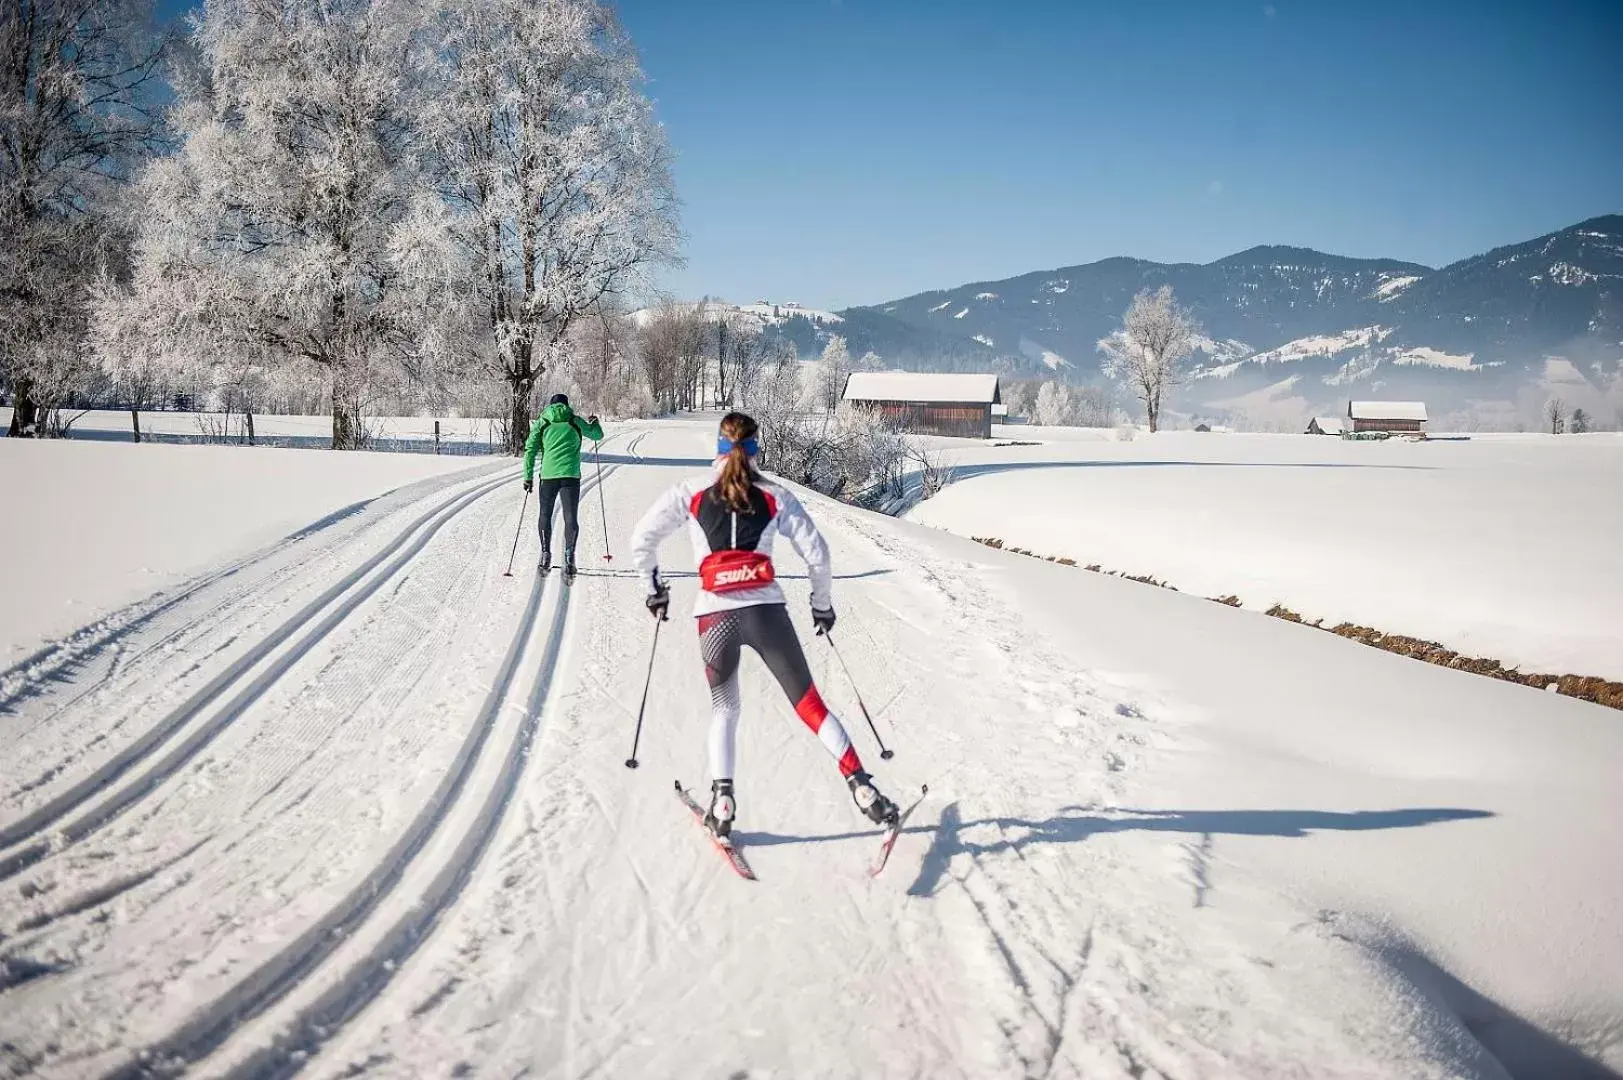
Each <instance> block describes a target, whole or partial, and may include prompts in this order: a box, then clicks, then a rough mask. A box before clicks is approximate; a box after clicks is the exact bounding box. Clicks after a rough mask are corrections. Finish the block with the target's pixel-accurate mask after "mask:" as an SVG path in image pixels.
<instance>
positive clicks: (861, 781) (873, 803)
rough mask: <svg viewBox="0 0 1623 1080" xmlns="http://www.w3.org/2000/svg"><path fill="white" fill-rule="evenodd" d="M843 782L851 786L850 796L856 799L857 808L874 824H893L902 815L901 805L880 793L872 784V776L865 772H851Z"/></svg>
mask: <svg viewBox="0 0 1623 1080" xmlns="http://www.w3.org/2000/svg"><path fill="white" fill-rule="evenodd" d="M845 782H846V784H847V785H848V786H849V787H850V788H851V798H853V799H855V800H856V802H857V809H858V810H861V811H862V812H863V813H864V814H866V815H867V816H868V820H869V821H871V822H873V823H874V824H875V825H894V824H896V819H897V818H899V817H901V816H902V811H901V807H899V806H897V805H896V804H895V803H893V802H891V801H890V800H889V799H887V798H885V797H884V796H883V795H881V794H880V793H879V789H878V788H876V787H874V786H873V777H871V776H869V775H868V774H867V773H865V772H859V773H853V774H852V775H851V776H850V777H849V778H847V780H846V781H845Z"/></svg>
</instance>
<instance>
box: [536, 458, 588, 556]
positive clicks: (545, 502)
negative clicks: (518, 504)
mask: <svg viewBox="0 0 1623 1080" xmlns="http://www.w3.org/2000/svg"><path fill="white" fill-rule="evenodd" d="M537 491H538V492H539V494H540V496H541V550H542V551H546V552H551V551H552V508H553V505H554V504H556V503H560V502H561V503H563V507H564V551H565V552H567V553H568V554H569V555H570V556H573V555H574V554H575V541H576V540H579V539H580V477H578V476H559V477H556V478H554V479H551V480H543V481H541V484H540V486H539V488H537Z"/></svg>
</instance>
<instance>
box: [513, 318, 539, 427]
mask: <svg viewBox="0 0 1623 1080" xmlns="http://www.w3.org/2000/svg"><path fill="white" fill-rule="evenodd" d="M540 376H541V372H540V371H538V370H537V369H536V364H535V342H534V340H533V339H531V338H529V337H528V336H526V337H525V338H522V339H520V340H518V341H515V342H514V343H513V363H512V366H511V367H509V368H508V369H507V385H508V386H509V387H510V388H511V390H512V392H513V400H512V412H511V413H510V414H509V415H508V425H507V452H508V453H509V454H514V455H518V454H522V453H524V443H525V441H526V440H527V439H529V437H530V395H531V394H532V393H534V392H535V382H536V380H537V379H538V378H540Z"/></svg>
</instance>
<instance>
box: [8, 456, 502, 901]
mask: <svg viewBox="0 0 1623 1080" xmlns="http://www.w3.org/2000/svg"><path fill="white" fill-rule="evenodd" d="M510 479H511V477H509V476H506V475H503V476H501V477H498V478H497V479H495V480H489V481H485V482H484V483H482V484H480V485H478V486H477V487H475V488H474V489H473V490H472V491H469V492H467V493H464V494H462V495H460V496H458V497H456V498H454V499H452V500H450V502H449V503H446V504H442V505H440V506H437V507H435V508H434V509H432V510H430V511H428V512H427V513H425V514H423V515H422V516H421V517H419V518H418V519H417V520H416V521H414V522H412V523H411V525H409V526H408V527H407V528H405V529H404V530H402V531H401V533H400V534H399V535H398V536H396V537H395V539H394V540H392V541H391V542H390V543H389V544H388V545H386V546H385V547H384V548H383V549H382V550H381V551H379V552H378V553H377V554H376V555H374V556H373V557H372V558H370V559H368V560H367V561H366V562H365V563H363V564H362V565H361V566H359V567H357V568H356V569H354V570H352V571H351V572H350V573H349V574H347V575H345V577H344V578H343V580H341V581H339V582H337V583H336V584H334V585H333V586H332V587H331V588H329V589H328V590H327V591H326V592H324V593H322V595H321V596H319V597H317V598H316V599H315V600H313V601H311V602H310V603H309V604H307V605H305V607H304V608H303V609H301V610H300V611H299V612H298V613H297V614H295V615H294V616H293V617H292V618H291V619H289V620H288V621H286V622H284V623H283V624H282V625H281V626H279V627H278V628H277V629H276V630H274V631H272V632H271V633H270V634H269V635H267V636H266V637H265V638H264V639H263V640H262V641H260V642H259V643H258V644H257V645H255V646H254V647H253V648H252V649H251V650H249V652H248V653H247V654H245V655H244V656H242V657H239V658H238V659H237V660H236V661H235V662H233V663H232V664H231V665H230V666H229V667H227V668H226V669H225V670H224V671H222V672H220V674H218V675H216V676H215V677H214V678H213V679H212V680H210V682H209V683H208V685H206V686H204V687H203V688H202V689H201V690H199V691H198V692H197V693H196V694H193V695H192V697H191V698H189V699H188V700H187V701H186V702H185V703H184V704H183V705H181V706H180V707H179V708H178V709H176V710H174V711H173V712H171V713H170V714H169V715H168V716H166V717H165V718H164V719H163V720H162V721H160V722H159V723H157V724H155V725H153V727H152V728H150V729H149V730H148V731H147V732H146V733H145V734H143V735H142V736H141V737H140V738H138V739H136V740H135V741H134V742H133V743H131V744H130V745H129V746H127V747H125V748H124V749H123V750H122V751H120V752H119V753H118V754H117V755H116V756H115V757H113V758H112V759H111V760H109V761H107V762H106V763H104V764H103V765H102V766H101V768H99V769H97V770H96V771H95V772H94V773H92V774H91V775H90V776H88V777H86V778H85V779H83V780H81V781H79V782H78V783H76V784H74V785H73V786H72V787H71V788H69V789H68V790H67V791H64V792H62V793H61V794H60V795H58V796H56V797H55V798H54V799H52V800H51V801H50V802H48V803H46V804H45V805H44V806H41V807H39V808H37V809H35V810H34V811H33V812H31V813H29V814H27V815H25V816H24V817H22V818H20V819H19V820H17V821H15V822H12V823H11V824H10V825H7V826H5V827H4V828H0V844H7V845H12V846H14V850H12V851H11V852H9V853H7V854H5V855H3V856H0V880H5V879H6V878H9V877H12V876H14V875H15V874H17V873H18V872H19V871H21V870H23V869H26V868H27V867H29V866H32V865H33V864H34V863H36V862H39V861H40V860H41V859H43V858H45V857H46V856H47V855H49V854H51V852H52V851H54V850H57V849H59V848H61V847H63V846H65V845H66V844H69V843H74V842H77V841H79V840H81V839H83V838H84V837H86V836H88V835H90V834H91V833H92V832H94V831H96V830H97V829H99V828H101V827H102V826H103V825H105V824H107V823H108V822H109V821H111V820H113V819H114V818H116V817H117V816H118V815H119V814H121V813H123V812H124V810H126V809H128V808H129V806H131V805H132V804H134V803H135V802H137V801H138V800H140V799H141V798H142V797H143V796H145V795H146V794H148V793H149V792H150V791H152V790H153V789H154V788H155V787H157V786H158V784H160V783H161V782H162V781H164V780H165V779H167V778H168V777H169V776H171V775H173V774H174V773H175V772H176V771H177V770H178V769H180V768H181V766H183V765H185V764H186V762H188V761H189V760H191V759H192V758H193V757H194V756H196V754H197V753H198V751H200V750H202V749H203V747H205V746H207V745H208V744H209V743H210V742H212V741H213V740H214V738H215V737H216V736H217V735H219V734H220V733H221V732H222V731H224V730H225V729H226V728H227V727H228V726H229V725H230V724H231V723H232V722H233V721H235V720H236V719H237V717H238V716H240V715H241V714H242V713H243V712H244V711H245V710H246V709H247V708H248V707H249V706H250V705H252V704H253V703H254V702H255V701H257V700H258V699H259V698H260V697H261V696H262V695H263V694H264V693H265V691H266V690H268V689H269V688H270V687H271V686H272V685H273V684H274V683H275V682H276V681H277V680H278V679H279V678H281V676H282V675H284V674H285V673H286V672H287V671H288V669H289V668H291V667H292V666H293V665H294V664H295V663H297V662H298V661H299V660H300V659H301V658H302V657H303V656H304V655H305V654H306V653H308V652H309V650H310V649H311V648H313V647H314V646H315V645H316V644H317V643H318V642H320V641H321V640H322V639H323V638H325V637H326V636H327V635H328V634H329V633H331V632H332V630H333V629H334V628H335V627H336V626H338V625H339V624H340V623H342V622H343V621H344V620H345V619H347V618H348V617H349V615H350V614H351V613H353V612H354V611H355V609H356V608H358V607H359V606H360V605H361V604H362V603H363V602H365V601H366V600H367V599H368V598H369V597H371V596H372V595H373V594H374V593H376V592H377V591H378V589H380V588H382V587H383V585H384V584H385V583H386V582H387V581H389V580H390V579H391V578H393V577H394V576H395V574H397V573H398V572H399V571H400V570H401V568H402V567H404V566H405V565H406V564H407V563H409V562H410V561H411V560H412V559H413V558H414V557H416V555H417V554H418V553H419V552H420V551H422V549H423V548H424V547H425V546H427V544H428V541H429V540H431V539H432V538H433V537H434V535H435V534H436V533H438V532H439V531H440V529H441V528H442V527H443V526H444V525H445V524H446V523H447V522H448V521H450V520H451V518H453V517H455V516H456V515H457V514H459V513H461V512H462V511H463V510H465V509H467V507H468V506H469V505H471V504H472V503H473V502H474V501H476V500H478V499H480V498H482V497H483V496H485V495H488V494H490V493H491V492H493V491H496V490H498V489H499V488H501V487H502V486H503V485H504V484H506V483H507V482H508V481H509V480H510ZM425 523H426V527H425ZM419 530H420V531H419ZM413 533H416V539H415V540H414V541H412V542H411V543H410V544H409V546H406V545H407V542H408V541H409V540H411V538H412V535H413ZM402 546H406V549H405V550H404V551H403V552H400V554H399V555H398V556H396V557H395V559H394V561H393V562H391V563H390V564H389V565H388V566H386V567H385V568H384V569H383V571H382V572H381V573H379V574H377V575H375V576H374V577H372V578H371V579H370V580H367V581H365V583H364V584H361V585H360V587H359V588H356V585H357V583H360V582H361V581H362V580H363V579H364V578H365V577H366V575H367V574H368V573H370V572H372V571H373V570H375V569H376V568H377V567H378V565H379V564H380V563H382V562H384V561H385V560H386V559H388V558H389V557H390V556H391V555H394V554H395V552H397V551H400V549H401V547H402ZM351 590H353V591H351ZM346 592H348V593H349V595H347V596H345V595H344V594H345V593H346ZM335 601H337V604H336V606H334V607H333V608H332V610H331V611H330V612H329V613H328V614H327V616H326V618H324V619H322V620H321V622H320V623H318V624H317V625H316V627H315V629H314V630H312V631H311V632H310V633H309V634H307V635H305V637H304V638H303V639H301V640H300V641H299V642H297V643H296V644H295V645H293V646H292V647H291V648H290V649H288V651H287V652H285V653H283V654H282V655H281V656H280V657H278V658H277V659H275V660H274V661H273V662H272V663H271V664H270V665H269V666H267V667H266V668H265V669H264V670H263V671H261V672H260V674H259V675H258V677H256V678H255V679H254V680H253V681H252V682H251V683H249V684H248V686H247V687H245V688H244V689H243V690H242V691H241V692H240V693H239V694H237V696H236V697H234V698H233V699H232V700H231V701H230V702H228V703H227V704H226V705H224V706H223V707H222V708H221V709H220V711H219V712H218V713H216V714H215V715H214V716H213V717H212V718H210V719H209V720H208V721H207V722H206V723H205V724H203V725H202V726H201V727H199V728H198V730H196V731H195V732H193V733H192V735H191V736H190V737H189V738H187V739H186V740H185V741H184V742H182V743H181V744H180V745H179V746H178V747H176V748H175V749H174V750H173V751H172V752H171V753H170V754H169V755H168V756H166V757H165V758H163V759H162V760H161V761H159V762H157V763H156V764H155V765H153V766H152V767H151V768H150V769H148V770H147V771H146V772H145V773H143V774H142V775H140V776H138V777H136V778H135V779H134V780H132V781H131V782H130V783H128V784H127V785H125V786H124V788H123V789H122V790H120V791H117V792H115V793H114V794H112V795H111V796H110V797H109V798H108V799H107V800H106V801H104V802H103V803H101V804H100V805H99V806H96V807H94V808H93V809H91V810H90V811H88V812H87V813H85V814H84V815H82V816H80V817H79V818H78V819H76V820H74V821H71V822H69V823H68V824H66V825H64V826H62V827H60V828H59V829H55V830H53V831H52V834H51V835H50V836H48V837H46V838H44V839H41V840H37V841H35V842H34V843H32V844H27V840H28V839H29V838H30V837H33V836H36V835H37V834H39V833H40V832H43V831H45V830H47V829H48V828H50V827H51V826H52V824H53V823H55V822H57V821H59V820H60V819H61V818H63V817H65V816H67V815H68V814H69V813H71V812H72V811H73V810H74V809H75V808H76V807H78V806H80V805H83V804H84V803H87V802H89V801H90V800H91V799H93V798H94V797H95V796H96V795H97V794H99V793H100V792H101V791H102V790H103V789H105V788H106V787H107V785H109V784H110V783H112V782H113V781H115V780H117V779H118V778H119V777H120V776H122V775H124V774H125V773H127V772H129V771H130V770H131V769H132V768H134V767H135V766H136V765H138V764H139V763H140V762H141V761H142V760H143V759H144V758H147V757H149V756H151V755H152V754H153V753H154V752H155V751H157V749H158V748H159V747H161V746H162V745H163V744H164V743H165V742H167V741H168V740H169V739H170V737H171V736H173V735H174V734H175V733H176V732H177V731H178V730H179V729H180V728H182V727H183V726H184V725H185V724H186V723H187V722H189V721H190V720H192V719H193V718H194V717H195V716H196V715H197V714H198V713H199V712H201V711H202V710H203V709H204V708H205V707H207V706H208V705H209V704H210V703H211V702H213V701H214V700H215V699H216V698H218V697H219V696H220V695H221V694H223V693H224V692H225V691H226V690H227V689H229V688H230V687H231V686H232V685H233V684H235V683H237V682H238V681H240V680H241V679H242V678H243V677H244V676H246V675H247V674H248V672H249V671H251V670H252V669H253V668H254V667H255V666H256V665H257V664H259V663H260V661H262V660H264V659H265V658H266V656H267V655H269V654H270V653H271V652H272V651H273V650H274V649H275V648H276V647H277V646H279V645H281V644H282V643H283V642H284V641H286V640H287V639H288V638H290V637H292V636H293V635H294V634H295V633H297V632H298V631H299V630H300V629H302V628H303V627H304V626H305V625H307V624H308V623H309V622H310V621H311V620H312V619H314V618H315V617H316V615H318V614H319V613H320V612H321V611H322V610H323V609H324V608H326V607H328V606H329V605H332V604H333V603H334V602H335ZM18 844H26V846H23V847H15V845H18Z"/></svg>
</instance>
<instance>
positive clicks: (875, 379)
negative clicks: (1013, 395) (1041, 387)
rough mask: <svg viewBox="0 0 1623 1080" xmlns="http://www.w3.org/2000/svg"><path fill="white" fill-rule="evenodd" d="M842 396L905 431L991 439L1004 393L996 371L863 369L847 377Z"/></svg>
mask: <svg viewBox="0 0 1623 1080" xmlns="http://www.w3.org/2000/svg"><path fill="white" fill-rule="evenodd" d="M842 400H844V401H849V402H850V403H852V404H853V405H859V406H862V407H864V408H870V409H874V410H876V411H878V412H879V413H881V414H883V415H884V416H885V418H886V419H888V420H890V421H891V422H892V423H894V424H895V425H896V426H897V427H898V428H900V429H901V430H903V431H910V432H914V433H916V434H920V435H953V436H957V437H959V438H965V439H990V438H991V437H992V408H993V406H995V405H1002V404H1003V394H1002V390H1001V389H1000V387H999V386H998V380H997V376H996V375H952V374H941V373H935V372H922V371H859V372H856V373H855V374H853V375H851V376H850V377H849V378H848V379H846V381H845V393H844V395H843V397H842Z"/></svg>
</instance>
